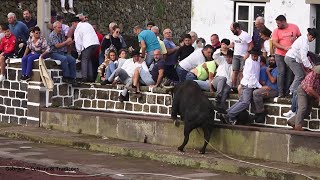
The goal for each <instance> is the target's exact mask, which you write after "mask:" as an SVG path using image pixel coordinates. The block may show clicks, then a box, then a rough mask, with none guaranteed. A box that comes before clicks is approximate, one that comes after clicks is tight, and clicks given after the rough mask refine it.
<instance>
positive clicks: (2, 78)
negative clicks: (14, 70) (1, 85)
mask: <svg viewBox="0 0 320 180" xmlns="http://www.w3.org/2000/svg"><path fill="white" fill-rule="evenodd" d="M5 79H6V77H5V76H4V75H2V74H1V75H0V82H1V81H3V80H5Z"/></svg>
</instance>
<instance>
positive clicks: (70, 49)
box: [67, 17, 80, 59]
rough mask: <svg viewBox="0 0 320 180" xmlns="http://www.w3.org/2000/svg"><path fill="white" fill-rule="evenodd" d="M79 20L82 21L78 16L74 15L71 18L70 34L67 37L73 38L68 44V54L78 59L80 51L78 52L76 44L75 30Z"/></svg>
mask: <svg viewBox="0 0 320 180" xmlns="http://www.w3.org/2000/svg"><path fill="white" fill-rule="evenodd" d="M77 22H80V19H79V18H78V17H72V18H71V27H70V29H69V31H68V34H67V38H71V39H72V42H71V43H70V45H69V46H68V54H70V55H71V56H72V57H74V58H76V59H77V58H78V56H79V55H78V52H77V49H76V46H75V44H74V31H75V30H76V27H77V26H76V25H77Z"/></svg>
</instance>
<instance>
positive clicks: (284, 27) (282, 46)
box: [272, 15, 301, 97]
mask: <svg viewBox="0 0 320 180" xmlns="http://www.w3.org/2000/svg"><path fill="white" fill-rule="evenodd" d="M276 23H277V26H278V28H276V29H275V30H274V31H273V33H272V42H273V45H274V47H275V48H276V52H275V59H276V62H277V66H278V71H279V74H278V80H277V83H278V88H279V97H284V96H285V95H287V94H289V92H288V91H289V87H290V84H291V82H292V80H293V73H292V71H291V69H290V68H289V67H288V66H287V65H286V63H285V62H284V57H285V55H286V53H287V51H288V50H289V49H290V48H291V45H292V44H293V42H294V41H295V40H296V39H297V38H298V37H299V36H301V33H300V30H299V28H298V26H297V25H295V24H289V23H287V19H286V17H285V16H283V15H279V16H278V17H277V18H276Z"/></svg>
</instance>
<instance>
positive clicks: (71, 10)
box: [68, 8, 76, 14]
mask: <svg viewBox="0 0 320 180" xmlns="http://www.w3.org/2000/svg"><path fill="white" fill-rule="evenodd" d="M68 12H69V13H71V14H76V13H75V12H74V11H73V8H70V9H69V11H68Z"/></svg>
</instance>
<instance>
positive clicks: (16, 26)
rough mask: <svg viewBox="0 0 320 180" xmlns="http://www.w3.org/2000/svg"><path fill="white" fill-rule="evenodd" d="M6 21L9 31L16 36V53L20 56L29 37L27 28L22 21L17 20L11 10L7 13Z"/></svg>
mask: <svg viewBox="0 0 320 180" xmlns="http://www.w3.org/2000/svg"><path fill="white" fill-rule="evenodd" d="M8 23H9V28H10V31H11V33H13V34H14V36H15V37H16V38H17V44H18V46H19V51H18V53H17V54H16V55H17V56H18V57H22V56H23V54H24V50H25V48H26V44H27V40H28V38H29V29H28V27H27V25H25V24H24V23H23V22H21V21H17V18H16V15H15V14H14V13H12V12H11V13H9V14H8Z"/></svg>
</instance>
